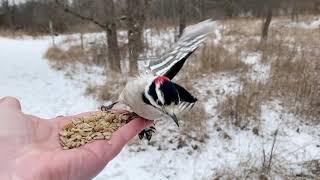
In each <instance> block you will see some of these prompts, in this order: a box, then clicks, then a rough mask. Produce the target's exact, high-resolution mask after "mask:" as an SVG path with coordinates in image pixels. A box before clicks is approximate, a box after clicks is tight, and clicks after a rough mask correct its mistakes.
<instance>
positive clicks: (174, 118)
mask: <svg viewBox="0 0 320 180" xmlns="http://www.w3.org/2000/svg"><path fill="white" fill-rule="evenodd" d="M170 117H171V118H172V119H173V121H174V122H175V123H176V125H177V126H178V127H179V122H178V118H177V116H176V115H175V114H172V115H170Z"/></svg>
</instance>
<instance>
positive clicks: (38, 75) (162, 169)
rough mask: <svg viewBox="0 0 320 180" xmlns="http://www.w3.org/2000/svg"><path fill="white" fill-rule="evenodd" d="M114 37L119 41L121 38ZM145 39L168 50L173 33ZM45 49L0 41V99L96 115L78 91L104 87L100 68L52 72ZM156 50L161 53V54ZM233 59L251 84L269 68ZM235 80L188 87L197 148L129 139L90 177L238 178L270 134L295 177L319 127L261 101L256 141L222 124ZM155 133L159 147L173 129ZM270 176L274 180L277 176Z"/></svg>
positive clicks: (45, 111) (313, 149)
mask: <svg viewBox="0 0 320 180" xmlns="http://www.w3.org/2000/svg"><path fill="white" fill-rule="evenodd" d="M221 31H223V27H222V26H220V25H219V24H217V29H216V30H215V33H214V34H215V36H214V37H215V38H216V39H215V40H214V41H213V42H214V43H215V44H219V43H221V42H222V40H223V38H225V37H224V36H223V35H222V33H221ZM120 34H122V35H123V39H125V36H126V34H125V33H124V32H120ZM101 36H103V34H102V33H92V34H86V35H85V39H86V43H89V42H91V41H93V40H95V39H97V38H101ZM145 36H146V37H148V38H147V41H148V44H149V45H151V46H157V47H160V46H165V47H169V46H170V44H172V42H173V37H174V29H166V30H164V31H159V32H156V31H153V30H151V29H147V30H146V31H145ZM69 37H70V36H69ZM71 37H72V38H73V39H74V40H72V41H71V44H77V43H78V42H79V40H78V38H79V34H75V35H71ZM65 38H66V37H59V38H57V42H58V44H59V45H62V46H63V43H62V41H63V40H64V39H65ZM163 42H165V43H163ZM50 43H51V38H50V37H42V38H38V39H32V38H29V37H23V38H22V39H8V38H0V49H1V52H0V59H1V60H2V65H1V66H0V84H1V87H0V97H1V96H7V95H10V96H15V97H17V98H18V99H19V100H20V101H21V103H22V107H23V111H25V112H27V113H30V114H34V115H38V116H41V117H45V118H52V117H55V116H58V115H71V114H76V113H80V112H83V111H91V110H96V109H97V108H98V107H99V105H101V104H100V103H99V102H97V101H96V100H95V99H93V98H92V97H89V96H85V95H84V92H85V88H86V85H88V84H102V83H103V82H104V80H105V77H104V75H103V69H102V68H100V67H96V66H92V67H83V66H82V65H81V64H77V65H75V67H76V68H74V67H73V68H70V69H67V70H66V71H56V70H53V69H52V68H51V67H50V65H49V64H48V61H47V60H46V59H44V58H43V54H44V53H45V51H46V49H47V48H48V47H49V46H50V45H51V44H50ZM69 45H70V44H69ZM66 47H67V46H65V48H66ZM160 51H161V52H164V51H165V48H163V49H161V50H160ZM147 54H148V55H149V56H152V55H156V54H159V52H156V51H152V50H150V51H148V52H147ZM241 60H242V61H244V62H245V63H247V64H248V65H250V70H249V72H248V77H249V78H250V79H251V80H257V81H264V80H266V79H267V78H268V77H269V71H270V66H269V65H268V64H263V63H262V62H261V54H260V53H257V52H243V53H241ZM74 69H76V72H72V73H74V76H72V78H70V77H68V76H66V72H67V73H68V72H70V71H74ZM239 78H240V77H239V76H238V75H237V74H232V73H230V74H229V73H217V74H211V75H204V76H203V77H202V78H200V79H199V80H197V81H196V82H195V83H194V86H195V87H196V90H197V96H198V97H199V99H200V101H202V102H204V104H205V109H206V111H207V112H208V113H209V115H210V117H209V118H210V119H209V120H208V124H207V126H208V140H207V142H206V143H202V145H201V148H199V149H198V150H194V151H192V152H191V153H190V149H188V148H176V146H175V143H176V142H173V144H166V145H165V146H168V147H169V148H166V149H161V150H159V149H158V148H159V147H157V146H151V145H149V144H148V143H147V142H139V143H137V141H136V140H134V141H133V142H132V143H131V144H130V145H129V146H126V147H125V148H124V149H123V150H122V152H121V153H120V154H119V155H118V156H117V157H116V158H115V159H114V160H113V161H111V162H110V163H109V164H108V165H107V167H106V168H105V170H103V171H102V172H101V173H100V174H99V175H98V176H97V177H96V178H95V179H96V180H104V179H113V180H135V179H139V180H149V179H154V180H163V179H177V180H179V179H185V180H193V179H212V178H213V175H219V173H223V172H228V171H229V172H232V174H233V175H238V176H240V175H241V173H243V171H245V170H246V169H250V168H251V167H253V168H254V167H255V168H259V167H261V166H262V163H263V162H262V157H263V149H264V150H265V152H266V153H267V155H268V154H269V153H270V149H271V147H272V143H273V140H274V138H275V137H274V132H275V131H276V130H277V129H278V131H279V132H278V135H277V137H276V138H277V141H276V144H275V152H274V156H275V160H274V161H276V162H275V164H276V165H277V166H279V167H280V166H281V168H284V169H290V171H293V172H297V173H299V172H301V171H303V168H302V167H301V166H299V165H300V163H301V162H304V161H307V160H312V159H319V158H320V153H319V150H320V149H319V146H320V139H319V137H320V133H319V131H318V130H319V128H320V126H319V125H317V126H312V125H306V124H304V123H301V122H302V121H300V119H299V118H298V117H296V116H295V115H294V114H292V113H290V112H288V111H287V110H286V109H284V108H283V106H282V103H281V101H279V100H276V99H272V100H270V101H267V102H264V103H263V105H262V108H261V122H260V127H259V129H260V130H259V135H255V134H254V133H253V132H252V127H249V128H248V129H244V130H242V129H239V128H236V127H233V126H230V125H228V124H227V123H224V120H223V119H221V117H220V116H219V115H218V112H217V106H218V104H219V103H220V102H222V101H223V100H224V99H225V98H226V97H227V96H229V95H235V94H237V93H238V91H239V88H240V86H241V85H240V80H239ZM208 93H209V94H210V95H209V96H208ZM218 127H219V128H220V129H221V130H218ZM157 129H158V131H157V135H156V137H155V138H156V139H159V140H160V142H157V143H158V144H160V145H161V144H162V143H164V142H166V141H164V142H162V140H163V139H161V136H164V137H165V136H166V137H167V138H169V137H170V136H172V135H174V134H177V131H178V130H177V128H176V127H174V126H173V125H172V124H170V125H168V124H164V125H163V124H162V125H160V126H158V128H157ZM159 129H160V130H159ZM298 129H299V131H298ZM222 133H226V134H228V136H229V137H230V139H226V138H224V137H223V136H222ZM162 138H163V137H162ZM174 141H176V140H174ZM274 177H277V178H278V176H277V175H275V176H274ZM279 179H282V178H279Z"/></svg>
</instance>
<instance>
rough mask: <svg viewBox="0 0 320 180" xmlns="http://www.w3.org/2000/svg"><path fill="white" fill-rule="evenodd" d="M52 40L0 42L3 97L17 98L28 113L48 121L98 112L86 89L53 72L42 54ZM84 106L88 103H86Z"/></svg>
mask: <svg viewBox="0 0 320 180" xmlns="http://www.w3.org/2000/svg"><path fill="white" fill-rule="evenodd" d="M50 42H51V40H50V38H49V37H44V38H40V39H32V38H28V37H24V38H23V39H7V38H0V49H1V53H0V59H1V62H2V64H1V66H0V84H1V88H0V97H1V96H7V95H10V96H15V97H17V98H18V99H19V100H20V101H21V103H22V107H23V111H24V112H26V113H30V114H34V115H38V116H41V117H45V118H49V117H55V116H58V115H70V114H75V113H80V112H83V111H90V110H96V109H97V102H96V101H95V100H94V99H93V98H90V97H85V96H83V94H84V89H85V86H83V84H81V83H78V81H72V80H67V79H66V78H65V76H64V73H63V72H57V71H55V70H53V69H51V68H50V66H49V65H48V61H47V60H45V59H43V54H44V53H45V51H46V50H47V48H48V46H49V45H50ZM84 102H85V103H84Z"/></svg>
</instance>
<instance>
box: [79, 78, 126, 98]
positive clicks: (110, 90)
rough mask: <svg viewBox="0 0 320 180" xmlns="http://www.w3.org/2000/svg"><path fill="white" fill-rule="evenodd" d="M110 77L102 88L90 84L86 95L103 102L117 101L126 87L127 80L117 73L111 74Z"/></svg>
mask: <svg viewBox="0 0 320 180" xmlns="http://www.w3.org/2000/svg"><path fill="white" fill-rule="evenodd" d="M108 77H109V78H108V79H107V80H106V82H105V83H104V85H102V86H97V85H91V84H89V85H88V86H87V88H86V91H85V94H86V95H91V96H94V97H96V98H97V99H98V100H100V101H101V102H106V101H116V100H117V99H118V96H119V95H120V93H121V91H122V89H123V88H124V86H125V85H126V78H124V77H123V76H120V75H119V74H116V73H109V74H108Z"/></svg>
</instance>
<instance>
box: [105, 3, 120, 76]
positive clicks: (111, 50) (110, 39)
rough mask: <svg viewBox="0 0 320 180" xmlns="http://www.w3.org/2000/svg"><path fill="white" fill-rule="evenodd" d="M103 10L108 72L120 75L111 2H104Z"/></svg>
mask: <svg viewBox="0 0 320 180" xmlns="http://www.w3.org/2000/svg"><path fill="white" fill-rule="evenodd" d="M104 8H105V14H106V18H107V19H106V21H107V22H106V30H105V31H106V32H107V33H106V34H107V43H108V61H109V70H112V71H114V72H118V73H121V64H120V61H121V57H120V50H119V46H118V36H117V25H116V20H115V11H114V2H113V0H105V1H104ZM106 64H108V62H106Z"/></svg>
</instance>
